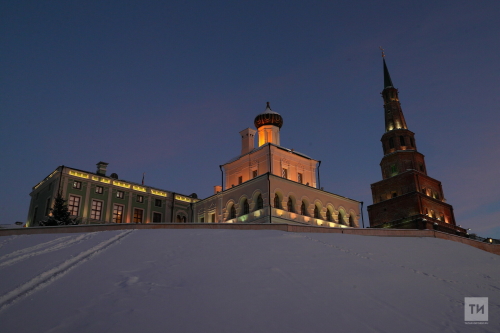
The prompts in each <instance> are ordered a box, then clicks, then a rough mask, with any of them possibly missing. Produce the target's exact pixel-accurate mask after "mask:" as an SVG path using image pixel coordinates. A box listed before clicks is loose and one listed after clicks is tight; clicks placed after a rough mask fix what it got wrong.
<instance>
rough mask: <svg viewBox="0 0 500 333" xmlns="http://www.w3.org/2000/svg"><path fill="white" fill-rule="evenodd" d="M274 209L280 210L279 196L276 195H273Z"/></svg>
mask: <svg viewBox="0 0 500 333" xmlns="http://www.w3.org/2000/svg"><path fill="white" fill-rule="evenodd" d="M274 208H278V209H281V200H280V196H279V195H278V193H276V194H275V195H274Z"/></svg>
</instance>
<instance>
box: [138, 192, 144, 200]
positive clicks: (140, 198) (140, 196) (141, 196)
mask: <svg viewBox="0 0 500 333" xmlns="http://www.w3.org/2000/svg"><path fill="white" fill-rule="evenodd" d="M137 202H144V196H143V195H140V194H138V195H137Z"/></svg>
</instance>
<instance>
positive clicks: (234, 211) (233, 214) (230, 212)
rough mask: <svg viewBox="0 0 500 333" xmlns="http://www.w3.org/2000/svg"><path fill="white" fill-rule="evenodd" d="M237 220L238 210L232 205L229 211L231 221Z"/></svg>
mask: <svg viewBox="0 0 500 333" xmlns="http://www.w3.org/2000/svg"><path fill="white" fill-rule="evenodd" d="M234 218H236V208H234V205H231V208H230V209H229V219H230V220H231V219H234Z"/></svg>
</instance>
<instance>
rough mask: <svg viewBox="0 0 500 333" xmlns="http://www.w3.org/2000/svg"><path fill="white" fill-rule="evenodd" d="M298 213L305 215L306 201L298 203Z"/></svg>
mask: <svg viewBox="0 0 500 333" xmlns="http://www.w3.org/2000/svg"><path fill="white" fill-rule="evenodd" d="M300 215H304V216H307V210H306V203H305V202H304V201H302V205H300Z"/></svg>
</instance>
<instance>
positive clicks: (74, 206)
mask: <svg viewBox="0 0 500 333" xmlns="http://www.w3.org/2000/svg"><path fill="white" fill-rule="evenodd" d="M79 209H80V197H77V196H75V195H70V196H69V200H68V210H69V214H70V215H78V210H79Z"/></svg>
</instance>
